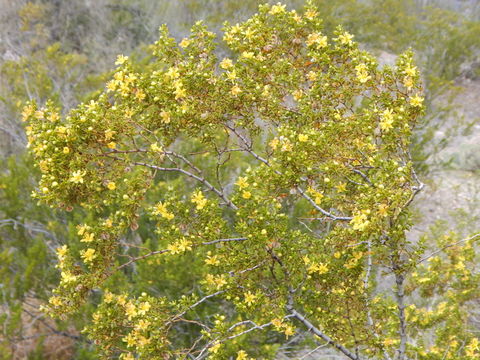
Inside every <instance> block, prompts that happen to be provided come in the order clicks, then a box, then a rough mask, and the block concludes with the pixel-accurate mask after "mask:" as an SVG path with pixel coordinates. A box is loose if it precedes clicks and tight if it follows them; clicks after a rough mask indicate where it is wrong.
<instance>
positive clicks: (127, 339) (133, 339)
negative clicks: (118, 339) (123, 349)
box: [122, 333, 137, 347]
mask: <svg viewBox="0 0 480 360" xmlns="http://www.w3.org/2000/svg"><path fill="white" fill-rule="evenodd" d="M122 340H123V342H126V343H127V347H134V346H135V345H136V343H137V338H136V337H135V335H134V334H133V333H130V334H128V335H127V336H126V337H124V338H123V339H122Z"/></svg>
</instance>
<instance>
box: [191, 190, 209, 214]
mask: <svg viewBox="0 0 480 360" xmlns="http://www.w3.org/2000/svg"><path fill="white" fill-rule="evenodd" d="M191 201H192V203H194V204H195V205H197V206H196V209H197V210H202V209H203V208H204V207H205V205H207V202H208V200H207V199H206V198H205V196H203V193H202V192H201V191H200V190H198V191H196V192H195V193H194V194H193V196H192V199H191Z"/></svg>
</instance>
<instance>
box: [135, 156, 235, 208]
mask: <svg viewBox="0 0 480 360" xmlns="http://www.w3.org/2000/svg"><path fill="white" fill-rule="evenodd" d="M133 164H134V165H139V166H145V167H148V168H151V169H154V170H159V171H173V172H179V173H182V174H184V175H187V176H188V177H191V178H192V179H195V180H197V181H199V182H201V183H202V184H203V185H205V186H206V187H207V188H208V189H209V190H211V191H213V192H214V193H215V194H217V195H218V196H219V197H220V198H221V199H222V200H223V201H225V204H226V205H227V206H228V207H230V208H232V209H233V210H237V209H238V207H237V206H236V205H235V204H234V203H233V202H231V201H230V200H229V199H228V198H227V197H226V196H225V194H224V193H223V192H221V191H220V190H218V189H217V188H216V187H215V186H213V185H212V184H210V183H209V182H208V181H207V180H206V179H205V178H203V177H200V176H198V175H195V174H192V173H191V172H188V171H187V170H184V169H181V168H166V167H160V166H156V165H151V164H147V163H142V162H134V163H133Z"/></svg>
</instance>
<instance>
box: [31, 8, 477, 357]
mask: <svg viewBox="0 0 480 360" xmlns="http://www.w3.org/2000/svg"><path fill="white" fill-rule="evenodd" d="M323 31H324V30H323V27H322V22H321V20H320V19H319V17H318V13H317V9H316V8H315V7H313V6H312V5H308V6H307V7H306V8H305V10H304V12H303V14H299V13H297V12H296V11H287V10H286V9H285V6H284V5H280V4H277V5H273V6H267V5H265V6H260V8H259V12H258V14H256V15H254V16H253V17H252V18H251V19H249V20H247V21H245V22H244V23H240V24H236V25H233V26H230V25H227V26H226V27H225V33H224V36H223V40H224V42H225V44H226V46H228V47H229V48H230V50H231V52H232V54H233V57H232V58H230V57H226V58H223V59H222V60H221V61H218V60H217V57H216V55H215V51H214V50H215V46H216V44H215V35H214V34H213V33H211V32H209V31H208V30H207V29H206V27H205V26H203V25H202V24H201V23H197V24H196V25H195V26H194V27H193V28H192V32H191V35H190V36H189V37H187V38H184V39H183V40H182V41H181V42H180V43H179V44H178V45H177V44H176V42H175V41H174V39H172V38H171V37H169V35H168V32H167V29H166V28H165V27H164V28H162V29H161V32H160V38H159V40H158V41H157V42H156V43H155V44H154V45H152V46H151V47H150V49H151V51H152V54H153V56H154V58H153V59H152V61H151V62H150V63H149V64H148V65H147V66H142V67H141V68H140V67H138V66H135V64H134V63H132V62H130V61H129V60H128V58H127V57H125V56H123V55H122V56H119V57H118V59H117V62H116V64H117V65H118V68H117V70H116V72H115V74H114V75H113V78H112V79H111V80H110V81H109V82H108V83H107V85H106V90H105V92H104V93H102V94H101V95H99V96H98V98H97V99H95V100H92V101H90V102H89V103H85V104H81V105H80V106H79V107H78V108H77V109H75V110H72V111H71V112H70V113H69V114H68V116H66V117H65V118H62V117H61V116H60V115H59V110H58V109H57V108H56V107H55V106H54V105H53V103H51V102H50V103H47V104H46V106H45V107H44V108H39V107H37V105H36V104H35V103H31V104H29V105H28V106H26V107H25V108H24V111H23V118H24V119H25V120H26V121H27V122H28V124H29V125H28V126H27V135H28V137H29V144H30V147H31V149H32V152H33V154H34V155H35V158H36V161H37V164H38V166H39V167H40V169H41V171H42V178H41V180H40V184H39V191H38V192H37V194H36V196H37V197H38V198H39V199H40V200H42V201H43V202H45V203H47V204H50V206H52V207H60V208H63V209H65V210H67V211H72V210H74V211H78V210H75V209H76V208H77V209H79V208H83V209H87V210H88V211H92V212H93V213H95V214H96V215H95V216H93V217H92V218H91V220H90V221H87V222H85V223H83V224H81V225H79V226H78V235H79V240H80V243H83V246H82V250H80V251H78V250H76V249H72V248H71V247H67V246H62V247H59V248H58V249H57V254H58V258H59V265H58V266H59V268H60V269H61V281H60V284H59V286H58V287H57V289H56V290H55V291H54V292H55V295H54V296H53V297H52V298H50V305H49V306H48V307H47V308H46V309H45V310H46V311H47V312H49V313H50V314H52V315H56V316H63V315H65V314H68V313H71V312H72V311H76V310H78V308H79V306H81V305H82V304H83V303H84V302H85V300H86V298H87V297H88V296H89V295H90V293H91V292H92V290H94V289H97V288H102V289H103V291H102V292H103V296H102V300H101V303H100V305H99V306H98V308H97V310H96V312H95V314H94V315H93V321H92V323H91V325H89V326H88V327H87V329H86V332H87V333H88V334H89V337H90V338H91V339H92V340H94V341H95V343H96V344H98V345H99V348H100V349H101V351H102V353H103V355H104V356H106V357H110V356H118V355H120V357H121V358H123V359H132V358H134V357H139V358H145V359H154V358H158V359H164V358H170V357H172V356H173V357H175V358H184V357H187V356H191V355H194V356H195V357H196V358H203V357H204V356H206V354H207V352H208V354H209V357H210V358H212V359H215V358H218V359H222V358H228V357H231V356H236V357H237V359H246V358H247V357H248V356H253V357H255V358H259V357H262V358H269V357H272V356H274V355H275V350H274V349H275V347H276V346H278V345H277V344H281V343H282V342H283V341H285V339H286V338H288V337H290V336H292V335H294V334H295V333H296V331H297V330H296V328H297V327H298V328H299V330H298V331H300V329H302V328H303V329H306V330H308V331H310V332H311V333H312V335H314V336H316V337H317V338H318V340H323V341H325V342H327V343H328V344H330V345H331V346H332V347H333V348H335V349H337V350H338V351H340V352H341V353H343V355H345V356H347V357H349V358H351V359H359V358H360V357H361V356H363V355H366V356H368V357H371V358H387V359H388V358H393V357H394V356H397V357H398V358H399V359H405V358H411V357H417V358H422V359H423V358H425V359H437V358H438V359H440V358H445V356H447V357H446V358H451V359H454V358H455V359H468V358H471V357H472V356H475V354H477V353H478V338H477V337H475V336H473V335H472V332H471V329H470V327H468V325H467V322H466V320H467V318H466V316H467V312H466V311H465V308H466V307H468V304H469V302H470V301H471V300H472V299H473V298H475V296H478V288H477V285H476V283H477V281H476V277H475V276H476V275H475V273H474V272H473V271H470V270H466V269H467V263H468V266H469V267H470V266H473V264H474V259H475V252H474V251H473V248H472V247H471V244H469V243H468V242H467V246H465V247H463V248H462V249H460V254H458V251H459V249H458V248H456V247H453V248H454V249H456V250H455V252H454V253H450V260H449V261H443V260H441V259H440V258H438V257H431V256H427V258H422V253H423V246H422V243H421V242H420V243H419V244H413V243H410V242H409V241H407V240H406V237H405V233H406V231H407V230H408V229H409V227H410V223H411V222H410V220H409V219H410V215H409V211H408V205H409V204H410V203H411V201H412V199H413V198H414V196H415V194H416V193H417V192H418V191H419V190H420V189H421V187H422V186H423V184H421V183H420V182H419V180H418V179H417V177H416V175H415V172H414V170H413V168H412V162H411V158H410V155H409V148H408V147H409V138H410V137H411V135H412V128H413V127H414V126H415V123H416V119H417V117H418V116H419V115H421V114H422V111H423V106H422V102H423V97H422V96H421V89H420V86H419V85H418V80H419V73H418V70H417V68H416V66H414V65H413V62H412V53H411V52H407V53H405V54H404V55H402V56H400V57H399V59H398V61H397V64H396V66H395V67H389V66H384V67H382V68H380V67H379V66H378V64H377V63H376V61H375V58H374V57H372V56H371V55H370V54H369V53H367V52H366V51H362V50H360V49H358V46H357V44H356V43H355V42H354V41H353V40H352V38H353V35H351V34H349V33H348V32H346V31H344V30H343V29H342V28H341V27H339V28H337V29H336V30H335V32H334V35H333V37H329V36H327V35H325V33H324V32H323ZM152 191H153V192H155V193H156V194H157V196H152V195H151V192H152ZM148 219H151V220H150V221H154V222H155V223H156V225H155V233H156V236H155V237H153V238H152V239H151V241H149V242H148V243H147V246H146V247H141V248H139V247H138V246H136V245H135V244H132V243H128V242H123V241H122V237H123V234H124V233H125V232H127V231H131V232H136V231H138V230H139V223H141V222H144V221H148ZM140 231H141V230H140ZM472 239H473V238H472ZM448 254H449V253H448V252H447V255H448ZM162 257H166V258H167V260H161V258H162ZM184 257H189V258H190V259H192V261H194V262H196V261H197V260H198V259H200V260H201V261H200V263H198V262H197V264H196V266H194V267H192V268H191V270H193V271H194V274H192V279H197V280H194V281H193V282H192V283H191V284H190V286H188V287H186V288H185V293H184V294H183V295H182V296H181V297H179V296H178V295H177V296H172V294H165V293H162V291H161V289H160V291H159V293H158V294H157V295H156V296H154V295H153V294H149V291H148V290H149V289H146V290H145V291H143V292H142V293H140V294H138V290H137V291H133V292H132V291H124V292H120V293H115V292H111V290H108V289H106V286H105V282H106V281H108V278H109V277H110V276H112V274H115V273H117V272H125V273H127V274H128V268H129V267H131V266H135V265H136V263H139V264H141V262H143V261H150V264H152V262H153V261H155V259H160V260H156V261H157V262H158V261H166V262H167V263H168V264H170V263H174V262H176V261H177V260H176V259H179V260H178V261H180V262H182V263H184V260H182V258H184ZM124 258H126V259H127V260H126V261H125V260H123V261H122V259H124ZM426 260H429V262H428V264H429V265H428V268H422V267H418V264H419V263H422V262H425V261H426ZM201 262H203V263H204V264H203V265H202V264H201ZM459 263H460V264H461V266H460V265H459ZM138 266H141V265H138ZM177 268H178V267H177ZM424 271H428V273H430V274H432V275H431V276H429V277H424V275H419V274H423V272H424ZM445 273H451V276H449V277H448V278H447V280H448V282H446V283H445V285H444V286H448V287H451V288H452V289H457V288H458V287H459V286H460V287H465V290H464V291H463V292H462V294H463V297H462V298H461V299H456V297H457V296H458V294H457V293H449V292H447V293H446V294H445V293H444V292H441V291H437V292H436V295H437V297H439V298H440V299H439V302H438V303H436V304H435V305H436V306H437V310H435V311H433V313H432V314H431V316H430V313H429V312H428V311H430V310H427V309H428V307H427V306H430V305H431V304H429V305H427V306H425V305H424V304H423V303H422V299H423V298H427V297H429V296H431V295H432V294H433V292H434V291H435V290H434V289H432V287H431V285H432V284H435V286H440V283H439V282H438V280H437V278H435V276H434V275H433V274H438V276H440V274H445ZM459 276H460V277H459ZM382 278H386V279H389V278H390V279H391V287H392V289H393V293H394V296H393V297H392V296H391V295H390V292H387V291H385V289H384V286H385V284H384V281H381V282H380V281H379V280H380V279H382ZM387 281H388V280H387ZM199 285H200V287H199ZM414 292H415V293H418V296H415V297H414V296H410V297H409V296H408V295H411V294H413V293H414ZM449 294H450V295H449ZM444 296H446V298H444ZM444 299H445V300H444ZM440 300H441V301H440ZM209 301H216V302H218V303H217V306H215V307H211V308H209V310H210V311H211V312H208V313H206V314H202V313H199V312H197V306H200V305H203V304H204V303H207V302H209ZM447 314H455V318H453V320H452V318H451V317H447ZM407 323H408V326H407ZM454 325H455V326H454ZM185 329H188V330H187V332H188V333H189V334H190V336H191V337H193V339H192V340H191V341H190V342H185V339H184V338H183V337H182V336H181V335H180V334H182V333H183V332H185ZM262 330H263V331H264V335H262V336H263V338H262V341H261V343H258V342H257V341H258V339H259V338H258V336H255V337H252V336H249V335H251V333H252V332H253V331H255V332H256V333H257V332H260V331H262ZM265 330H269V331H265ZM432 332H434V335H432ZM194 334H195V335H194ZM427 334H428V337H427V338H426V339H425V336H426V335H427ZM192 335H194V336H192ZM446 340H447V341H446ZM432 342H433V343H432ZM464 344H467V346H464ZM427 346H429V347H431V346H433V347H431V349H432V350H431V351H430V352H428V353H427V352H426V351H425V350H424V349H425V348H426V347H427ZM247 353H248V355H247ZM437 354H438V356H437Z"/></svg>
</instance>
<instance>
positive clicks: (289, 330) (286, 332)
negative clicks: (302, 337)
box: [283, 325, 295, 337]
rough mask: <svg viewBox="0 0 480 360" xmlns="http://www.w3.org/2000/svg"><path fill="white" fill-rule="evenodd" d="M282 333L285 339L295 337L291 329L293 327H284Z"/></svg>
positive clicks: (293, 330)
mask: <svg viewBox="0 0 480 360" xmlns="http://www.w3.org/2000/svg"><path fill="white" fill-rule="evenodd" d="M283 333H284V334H285V336H286V337H289V336H292V335H295V329H294V328H293V326H291V325H288V326H286V327H285V330H284V331H283Z"/></svg>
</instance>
